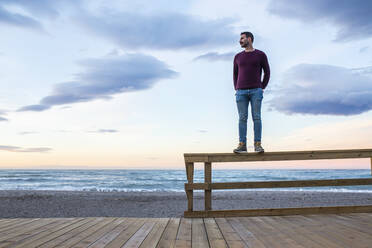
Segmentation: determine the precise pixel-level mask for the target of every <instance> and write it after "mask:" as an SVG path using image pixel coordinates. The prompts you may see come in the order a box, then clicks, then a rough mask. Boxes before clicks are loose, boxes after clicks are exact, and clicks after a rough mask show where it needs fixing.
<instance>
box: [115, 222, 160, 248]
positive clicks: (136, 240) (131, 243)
mask: <svg viewBox="0 0 372 248" xmlns="http://www.w3.org/2000/svg"><path fill="white" fill-rule="evenodd" d="M154 225H155V222H154V221H152V220H151V219H147V220H146V222H145V224H143V226H141V228H140V229H138V231H137V232H136V233H135V234H134V235H133V236H132V237H130V239H129V240H128V241H127V242H126V243H125V244H124V245H123V246H122V248H138V247H139V246H140V245H141V243H142V242H143V241H144V240H145V238H146V237H147V235H148V234H149V233H150V231H151V230H152V228H153V227H154Z"/></svg>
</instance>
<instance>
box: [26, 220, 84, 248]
mask: <svg viewBox="0 0 372 248" xmlns="http://www.w3.org/2000/svg"><path fill="white" fill-rule="evenodd" d="M77 220H78V221H77V222H73V223H72V224H71V225H67V226H64V227H63V228H62V229H59V230H57V231H55V232H52V233H50V234H49V235H46V236H43V237H42V238H39V239H37V240H36V241H33V242H32V243H31V244H29V245H28V246H29V247H38V246H40V245H42V244H44V243H46V242H49V241H50V240H53V239H55V238H58V237H59V236H61V235H63V234H64V233H66V232H68V231H70V230H72V229H74V228H77V227H79V226H81V225H84V224H85V223H87V222H89V221H90V220H91V218H78V219H77ZM20 247H22V246H20Z"/></svg>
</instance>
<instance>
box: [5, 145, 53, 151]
mask: <svg viewBox="0 0 372 248" xmlns="http://www.w3.org/2000/svg"><path fill="white" fill-rule="evenodd" d="M0 151H7V152H36V153H45V152H50V151H52V148H48V147H35V148H22V147H19V146H2V145H0Z"/></svg>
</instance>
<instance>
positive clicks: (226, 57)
mask: <svg viewBox="0 0 372 248" xmlns="http://www.w3.org/2000/svg"><path fill="white" fill-rule="evenodd" d="M235 54H236V53H234V52H228V53H217V52H210V53H206V54H203V55H200V56H198V57H196V58H194V61H197V60H208V61H212V62H214V61H219V60H222V61H232V60H233V59H234V55H235Z"/></svg>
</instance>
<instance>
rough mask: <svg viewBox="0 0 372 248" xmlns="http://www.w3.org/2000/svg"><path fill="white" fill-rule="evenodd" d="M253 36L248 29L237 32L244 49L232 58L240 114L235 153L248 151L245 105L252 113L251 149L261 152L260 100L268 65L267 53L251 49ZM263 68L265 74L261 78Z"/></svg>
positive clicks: (262, 150) (267, 76) (268, 74)
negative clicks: (249, 107)
mask: <svg viewBox="0 0 372 248" xmlns="http://www.w3.org/2000/svg"><path fill="white" fill-rule="evenodd" d="M253 41H254V37H253V34H252V33H251V32H242V33H241V34H240V45H241V47H242V48H244V50H243V51H242V52H240V53H238V54H237V55H235V58H234V87H235V90H236V94H235V95H236V104H237V106H238V113H239V145H238V147H237V148H236V149H234V152H235V153H244V152H247V119H248V106H249V103H250V104H251V112H252V119H253V129H254V150H255V151H256V152H259V153H261V152H264V149H263V147H262V145H261V134H262V124H261V103H262V99H263V92H264V89H265V88H266V86H267V84H268V83H269V78H270V67H269V63H268V61H267V57H266V54H265V53H264V52H262V51H260V50H258V49H255V48H253ZM262 70H263V71H264V77H263V80H262V81H261V76H262Z"/></svg>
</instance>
